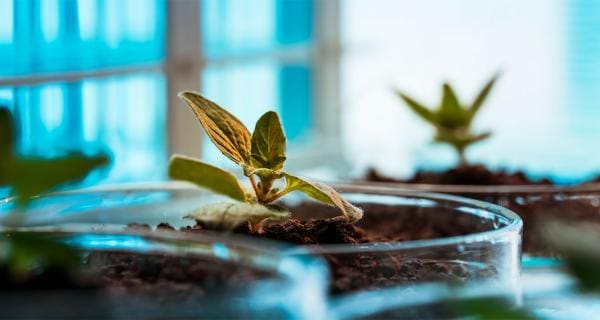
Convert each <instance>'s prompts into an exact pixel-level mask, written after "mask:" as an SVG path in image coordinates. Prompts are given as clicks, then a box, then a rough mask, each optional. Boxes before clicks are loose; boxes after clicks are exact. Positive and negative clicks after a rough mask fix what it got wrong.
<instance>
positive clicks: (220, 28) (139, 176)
mask: <svg viewBox="0 0 600 320" xmlns="http://www.w3.org/2000/svg"><path fill="white" fill-rule="evenodd" d="M318 3H320V2H318ZM328 3H334V1H331V2H328ZM316 5H317V2H316V1H314V0H252V1H250V0H202V1H200V2H195V1H191V0H189V1H188V0H186V1H184V0H181V1H175V0H174V1H167V0H0V106H3V107H8V108H9V109H10V110H12V112H13V115H14V116H15V118H16V120H17V123H18V125H19V127H18V130H19V135H18V139H19V143H18V148H19V151H20V152H21V153H23V154H30V155H41V156H51V155H54V154H56V153H60V152H62V151H65V150H74V149H75V150H82V151H84V152H87V153H94V152H97V151H100V150H109V152H110V153H111V154H112V157H113V162H112V167H111V168H110V169H108V172H105V173H106V174H105V175H104V176H105V178H103V182H122V181H135V180H154V179H162V178H165V170H164V169H165V168H166V161H167V159H168V155H169V153H171V152H184V153H187V154H190V155H197V154H200V151H202V153H203V156H204V157H205V158H208V160H210V161H215V162H220V161H222V160H223V158H221V157H220V156H219V155H218V153H217V152H216V151H215V149H214V148H211V145H210V143H202V146H200V145H201V143H200V136H198V138H197V139H196V138H195V136H196V135H198V134H199V133H200V132H201V131H200V128H199V125H198V123H197V122H196V121H190V118H191V117H190V115H191V113H190V112H189V110H187V109H185V108H183V107H182V106H181V104H182V103H181V102H179V101H178V100H177V98H176V97H175V96H176V93H177V91H179V90H184V89H196V90H200V91H201V92H202V93H203V94H204V95H206V96H207V97H209V98H210V99H212V100H214V101H216V102H217V103H219V104H222V105H223V106H225V107H227V108H228V109H229V110H231V111H232V113H234V114H236V115H238V116H239V117H240V118H241V119H242V121H243V122H244V123H245V124H246V125H247V126H248V127H249V128H250V129H251V130H252V129H253V127H254V123H255V121H256V120H257V119H258V117H259V116H260V115H261V114H262V112H264V111H267V110H276V111H278V112H279V113H280V115H281V117H282V121H283V123H284V126H285V129H286V134H287V136H288V138H289V140H290V143H289V149H290V150H291V151H292V153H293V152H295V151H297V153H298V154H301V155H304V156H306V155H310V156H315V155H316V154H319V153H320V154H325V153H329V154H330V153H332V152H333V151H332V150H334V149H335V148H323V147H321V148H317V147H315V146H314V142H315V141H321V142H322V141H325V140H332V141H337V140H336V139H337V137H338V132H337V129H336V128H337V127H336V125H335V124H334V123H333V122H332V121H329V120H327V119H334V118H335V117H338V116H337V115H336V114H335V110H336V109H335V107H333V106H332V107H330V108H327V110H329V111H323V110H325V108H321V107H318V106H319V105H325V104H326V101H333V102H334V104H335V99H331V98H328V99H329V100H327V99H323V98H322V95H321V94H319V93H320V92H323V91H324V90H328V91H329V92H330V93H328V96H329V97H334V96H335V95H336V94H337V91H336V90H335V88H336V86H335V85H334V86H331V85H330V86H329V87H323V88H321V87H322V85H320V83H319V79H322V78H323V75H324V74H326V73H329V74H335V73H336V72H337V69H336V68H335V67H333V68H332V67H328V68H317V66H324V65H325V63H324V60H323V59H321V56H322V55H320V52H321V47H320V43H321V41H320V40H319V39H320V38H319V37H317V34H318V33H317V32H316V31H315V27H316V25H317V22H316V21H317V20H318V19H317V18H318V17H317V16H316V14H315V12H316V8H315V6H316ZM190 8H194V10H192V11H193V12H190ZM330 11H331V10H330ZM332 13H333V14H334V16H335V14H336V12H335V10H334V11H333V12H332ZM319 19H321V20H327V21H330V22H329V23H331V24H334V25H335V20H332V19H328V18H327V16H323V15H321V16H320V17H319ZM322 27H325V26H322ZM333 36H335V37H337V34H335V33H334V34H333ZM192 38H193V39H197V41H193V40H191V39H192ZM330 59H333V60H332V61H334V62H335V61H337V60H336V59H337V56H335V55H333V56H331V57H330ZM329 65H333V64H329ZM190 70H192V71H193V73H194V75H193V78H195V79H197V80H194V79H193V78H190V77H189V75H187V74H186V72H188V73H189V71H190ZM332 79H334V80H335V79H336V78H335V77H334V78H332ZM328 88H329V89H328ZM332 88H333V89H332ZM329 104H331V103H329ZM319 137H321V138H319ZM322 137H327V138H328V139H323V138H322ZM321 145H322V144H321ZM182 146H183V147H182ZM294 150H295V151H294ZM196 151H197V152H196ZM196 153H197V154H196ZM300 160H301V161H300V162H298V163H302V164H309V165H310V164H311V161H305V160H306V157H305V158H302V159H300ZM312 163H315V161H313V162H312ZM88 182H92V181H88Z"/></svg>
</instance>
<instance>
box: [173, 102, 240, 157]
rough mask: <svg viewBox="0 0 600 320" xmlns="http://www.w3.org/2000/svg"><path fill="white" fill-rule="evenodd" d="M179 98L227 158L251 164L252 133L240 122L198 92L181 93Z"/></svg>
mask: <svg viewBox="0 0 600 320" xmlns="http://www.w3.org/2000/svg"><path fill="white" fill-rule="evenodd" d="M179 97H180V98H181V99H182V100H183V101H184V102H185V103H186V104H187V105H188V106H189V107H190V108H191V109H192V111H194V114H195V115H196V117H197V118H198V120H200V124H202V126H203V127H204V130H205V131H206V134H207V135H208V137H209V138H210V140H211V141H212V142H213V143H214V144H215V146H217V148H219V150H221V152H222V153H223V154H224V155H225V156H227V157H228V158H229V159H231V160H232V161H234V162H235V163H238V164H250V148H251V138H250V132H249V131H248V129H247V128H246V127H245V126H244V125H243V124H242V122H241V121H240V120H238V119H237V118H236V117H235V116H233V115H232V114H231V113H229V112H227V111H226V110H225V109H223V108H221V107H219V106H218V105H217V104H216V103H214V102H212V101H210V100H208V99H206V98H204V97H203V96H201V95H200V94H198V93H196V92H191V91H185V92H181V93H180V94H179Z"/></svg>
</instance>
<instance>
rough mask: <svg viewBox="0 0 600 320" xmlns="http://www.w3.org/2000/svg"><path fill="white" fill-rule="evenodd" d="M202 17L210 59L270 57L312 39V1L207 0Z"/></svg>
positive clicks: (202, 26) (204, 40) (204, 45)
mask: <svg viewBox="0 0 600 320" xmlns="http://www.w3.org/2000/svg"><path fill="white" fill-rule="evenodd" d="M200 14H201V19H200V21H201V31H202V48H203V50H204V53H205V54H206V55H207V56H208V57H209V58H216V57H223V56H253V55H256V54H267V55H269V54H273V53H274V52H273V51H274V50H278V49H285V48H289V47H290V46H301V45H307V44H309V43H310V42H311V40H312V37H313V1H312V0H256V1H251V2H249V1H245V0H228V1H221V0H204V1H202V2H201V9H200Z"/></svg>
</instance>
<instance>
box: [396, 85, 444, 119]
mask: <svg viewBox="0 0 600 320" xmlns="http://www.w3.org/2000/svg"><path fill="white" fill-rule="evenodd" d="M396 94H397V95H398V96H399V97H400V98H401V99H402V100H404V102H405V103H406V105H408V107H409V108H410V109H411V110H412V111H413V112H414V113H416V114H417V115H418V116H420V117H421V118H422V119H423V120H425V121H427V122H429V123H431V124H433V125H434V126H437V117H436V115H435V114H434V113H433V111H431V110H429V109H428V108H427V107H425V106H424V105H422V104H420V103H418V102H417V101H415V100H414V99H412V98H411V97H409V96H407V95H405V94H403V93H402V92H400V91H396Z"/></svg>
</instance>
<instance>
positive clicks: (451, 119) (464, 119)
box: [437, 83, 468, 129]
mask: <svg viewBox="0 0 600 320" xmlns="http://www.w3.org/2000/svg"><path fill="white" fill-rule="evenodd" d="M437 120H438V125H439V126H440V127H442V128H446V129H458V128H463V127H466V126H467V125H468V112H467V110H464V109H463V108H462V106H461V105H460V102H459V101H458V98H457V97H456V94H455V93H454V90H453V89H452V87H451V86H450V85H449V84H447V83H445V84H444V88H443V96H442V102H441V105H440V108H439V109H438V111H437Z"/></svg>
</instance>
